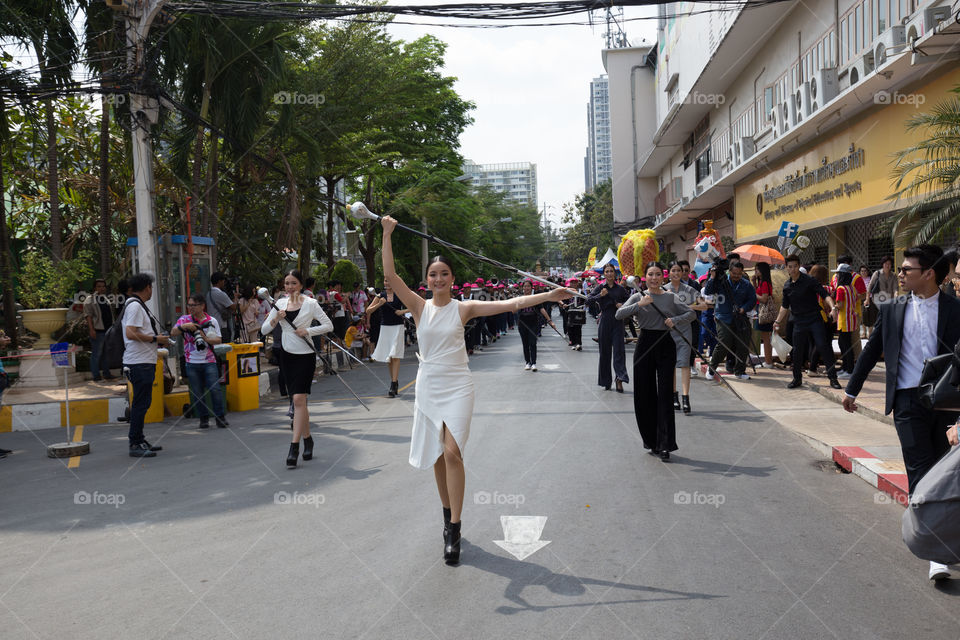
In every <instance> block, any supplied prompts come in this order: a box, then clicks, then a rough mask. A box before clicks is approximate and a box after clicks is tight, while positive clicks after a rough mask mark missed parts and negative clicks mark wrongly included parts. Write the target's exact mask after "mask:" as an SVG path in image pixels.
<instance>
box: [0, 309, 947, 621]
mask: <svg viewBox="0 0 960 640" xmlns="http://www.w3.org/2000/svg"><path fill="white" fill-rule="evenodd" d="M548 331H549V328H545V329H544V337H543V338H542V339H541V342H540V356H539V362H538V364H539V366H540V371H538V372H536V373H532V372H526V371H524V370H523V358H522V356H521V350H520V349H521V347H520V340H519V337H518V336H517V335H516V334H515V333H512V334H510V335H509V336H508V337H507V338H505V339H503V340H501V341H499V342H497V343H496V344H495V345H492V346H491V347H490V348H488V349H486V350H485V351H483V352H482V353H479V354H477V355H476V356H475V357H473V358H472V359H471V368H472V370H473V372H474V376H475V381H476V385H477V392H478V397H477V404H476V413H475V417H474V421H473V427H472V434H471V439H470V441H469V444H468V445H467V447H466V450H465V458H466V464H467V499H466V503H467V504H466V506H465V509H464V516H463V522H464V525H463V527H464V530H463V531H464V538H465V542H464V547H463V556H462V565H461V566H459V567H455V568H452V567H448V566H446V565H444V564H443V562H442V560H441V553H442V540H441V528H442V516H441V511H440V504H439V500H438V498H437V495H436V489H435V487H434V483H433V474H432V473H430V472H429V471H427V472H422V471H418V470H416V469H414V468H413V467H411V466H409V464H408V463H407V453H408V448H409V431H410V424H411V415H412V406H413V394H414V392H415V388H414V387H410V388H408V389H407V390H406V391H404V392H403V394H402V395H401V397H400V398H399V399H388V398H386V397H385V393H384V392H385V391H386V387H387V385H386V381H387V376H386V367H385V366H384V365H374V367H373V371H372V372H368V371H360V370H357V371H351V372H348V373H346V374H345V378H346V379H347V380H348V381H349V383H350V384H351V386H353V387H354V388H355V389H356V390H357V391H358V392H359V393H360V394H361V395H364V396H368V397H370V398H371V399H369V400H368V403H369V404H370V407H371V409H372V411H371V412H369V413H368V412H366V411H364V410H363V409H361V408H360V406H359V405H358V404H357V403H356V401H355V400H353V399H352V397H350V396H349V394H348V393H347V392H346V391H345V389H344V388H343V387H342V386H341V385H340V383H339V382H338V381H337V380H336V379H335V378H325V379H323V380H322V381H321V382H320V383H319V384H317V385H315V386H314V395H313V396H312V399H313V404H312V405H311V415H312V423H313V425H314V426H313V429H314V438H315V439H316V440H317V451H316V457H315V459H314V460H313V461H310V462H306V463H301V466H300V467H299V468H298V469H296V470H287V469H286V467H285V465H284V458H285V455H286V448H287V444H286V443H287V442H288V436H289V430H288V429H287V425H288V421H287V419H286V417H285V415H284V414H285V412H286V404H285V403H282V402H276V401H274V402H270V403H267V404H266V405H265V406H264V407H263V408H262V409H261V410H259V411H253V412H247V413H244V414H232V415H231V416H230V421H231V427H230V428H229V429H225V430H219V429H215V428H211V429H209V430H205V431H199V430H198V429H196V423H195V421H181V422H174V421H173V420H168V421H167V422H166V423H164V424H163V425H148V427H147V437H148V438H149V439H150V440H151V441H152V442H154V444H162V445H163V446H164V451H163V452H161V453H160V455H159V456H158V457H157V458H154V459H149V460H135V459H132V458H129V457H127V455H126V429H125V426H121V425H103V426H96V427H87V429H86V431H85V433H84V435H85V439H87V440H88V441H90V443H91V448H92V452H91V454H90V455H88V456H86V457H84V458H83V459H82V461H81V463H80V465H79V467H78V468H76V469H68V468H67V467H66V466H65V464H64V463H63V461H57V460H52V459H47V458H45V457H44V449H43V446H44V443H43V442H42V441H41V440H42V439H47V440H49V439H53V438H56V437H57V434H56V433H55V432H54V431H52V430H51V431H39V432H36V433H35V434H31V433H13V434H3V436H2V437H0V446H3V447H6V448H14V449H16V450H17V453H16V454H15V455H13V456H11V457H9V458H7V459H5V460H0V479H2V480H0V481H2V485H3V490H2V493H0V549H2V550H3V554H2V557H3V562H2V568H0V630H2V631H0V637H3V638H5V639H14V638H37V637H40V638H62V637H69V638H205V639H207V638H281V637H282V638H418V639H419V638H633V637H636V638H657V639H662V638H737V639H741V638H773V639H783V638H803V639H811V638H844V639H853V638H895V639H897V640H899V639H901V638H904V637H909V638H957V637H960V613H958V603H960V600H958V599H957V597H956V596H957V595H958V594H960V580H958V581H953V582H951V583H947V584H946V585H945V586H942V587H940V588H937V587H935V586H933V585H932V584H930V583H929V581H928V580H927V579H926V567H925V563H923V562H922V561H920V560H917V559H916V558H914V557H913V556H912V555H910V553H909V552H908V551H907V550H906V548H905V547H904V545H903V543H902V542H901V541H900V514H901V513H902V509H901V507H899V506H897V505H894V504H890V503H889V501H888V500H887V499H886V498H885V497H882V495H881V494H878V493H876V492H875V491H874V490H873V489H872V488H871V487H870V486H869V485H867V484H866V483H864V482H863V481H862V480H860V479H859V478H856V477H853V476H849V475H843V474H840V473H838V472H837V471H836V469H835V467H834V465H833V464H832V463H831V462H829V461H825V460H822V459H818V457H817V455H816V454H815V453H814V452H813V451H812V450H811V449H810V448H809V447H808V446H807V445H805V444H803V443H802V442H801V441H800V440H799V439H798V438H797V437H796V436H795V435H793V434H792V433H790V432H787V431H785V430H783V429H782V428H781V427H780V426H778V425H777V424H776V423H774V422H771V421H770V420H769V419H768V418H766V417H765V416H764V415H763V414H762V413H760V412H759V411H758V410H756V409H754V408H753V407H751V406H749V405H744V404H742V403H739V402H738V401H737V400H736V399H735V398H734V397H733V396H732V395H731V394H730V393H729V392H728V391H725V390H724V389H722V388H718V387H714V386H712V385H708V384H706V383H705V382H704V381H703V380H700V379H695V380H694V388H693V394H692V402H693V409H694V414H693V415H692V416H690V417H683V416H678V443H679V445H680V450H679V451H677V452H675V454H674V457H673V461H672V462H671V463H669V464H664V463H662V462H660V461H659V460H658V459H655V458H653V457H651V456H648V455H646V454H645V452H644V450H643V448H642V446H641V443H640V439H639V435H638V433H637V429H636V423H635V419H634V414H633V404H632V400H633V398H632V395H631V392H632V386H631V385H627V387H626V390H627V393H625V394H623V395H621V394H617V393H616V392H614V391H608V392H605V391H603V390H601V389H600V388H599V387H597V386H596V384H595V382H596V366H597V352H596V345H595V344H594V343H593V341H592V340H590V339H589V337H587V338H586V344H585V347H584V349H585V350H584V351H583V352H579V353H578V352H571V351H569V350H568V349H567V347H566V343H565V341H562V340H561V339H560V338H559V337H557V336H556V335H555V334H553V335H552V336H551V335H550V334H548V333H547V332H548ZM586 333H587V336H589V335H593V331H592V330H591V329H589V328H588V330H587V332H586ZM628 348H629V351H630V354H629V355H630V356H632V347H628ZM407 355H408V358H407V360H406V362H405V364H404V366H403V367H402V369H401V381H400V384H401V386H403V385H405V384H407V383H408V382H410V381H412V380H413V378H414V376H415V373H416V365H415V359H414V358H413V356H412V352H411V351H408V354H407ZM374 374H375V375H374ZM375 376H378V377H379V379H376V377H375ZM798 410H802V407H798ZM60 437H62V435H61V436H60ZM521 516H539V517H540V520H539V522H540V523H541V524H542V534H541V536H540V540H541V545H542V541H549V543H548V544H546V545H545V546H541V547H540V548H539V549H537V550H535V551H534V552H533V553H532V554H531V555H529V556H527V557H526V558H524V559H522V560H518V559H517V558H516V557H514V556H513V555H511V553H509V552H508V551H507V550H505V549H504V548H501V546H500V545H498V544H497V543H496V541H502V540H505V539H508V540H512V541H514V542H516V541H517V540H518V538H517V537H516V536H515V532H513V530H512V529H511V533H510V535H508V536H507V537H506V538H505V536H504V530H503V527H502V523H503V522H504V520H502V519H503V518H504V517H506V518H507V519H506V520H505V522H506V523H507V524H508V528H512V527H514V526H516V525H518V524H523V523H529V522H531V520H530V519H526V520H525V519H523V518H519V517H521ZM544 518H545V521H544V520H543V519H544ZM535 540H536V536H535V535H534V536H533V537H531V538H529V539H527V540H526V542H528V543H529V542H531V541H535ZM536 546H537V545H535V544H534V545H531V546H530V547H528V549H531V550H532V549H533V548H534V547H536Z"/></svg>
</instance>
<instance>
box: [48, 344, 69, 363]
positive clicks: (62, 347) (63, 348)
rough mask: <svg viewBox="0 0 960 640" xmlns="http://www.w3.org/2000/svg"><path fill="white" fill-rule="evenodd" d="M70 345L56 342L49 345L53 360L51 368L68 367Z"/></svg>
mask: <svg viewBox="0 0 960 640" xmlns="http://www.w3.org/2000/svg"><path fill="white" fill-rule="evenodd" d="M69 349H70V344H69V343H67V342H58V343H56V344H52V345H50V356H51V357H52V358H53V366H55V367H69V366H70V352H69Z"/></svg>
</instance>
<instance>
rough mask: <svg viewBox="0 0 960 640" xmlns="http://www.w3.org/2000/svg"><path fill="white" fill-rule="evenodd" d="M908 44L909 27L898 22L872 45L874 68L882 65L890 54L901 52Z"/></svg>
mask: <svg viewBox="0 0 960 640" xmlns="http://www.w3.org/2000/svg"><path fill="white" fill-rule="evenodd" d="M906 44H907V29H906V27H904V26H903V25H899V24H898V25H896V26H893V27H890V28H889V29H887V30H886V31H884V32H883V33H881V34H880V35H879V36H878V37H877V39H876V40H874V41H873V46H872V47H870V48H871V50H872V51H873V68H874V69H879V68H880V67H882V66H883V65H884V64H886V62H887V57H888V56H892V55H896V54H898V53H900V52H901V51H903V48H904V46H906Z"/></svg>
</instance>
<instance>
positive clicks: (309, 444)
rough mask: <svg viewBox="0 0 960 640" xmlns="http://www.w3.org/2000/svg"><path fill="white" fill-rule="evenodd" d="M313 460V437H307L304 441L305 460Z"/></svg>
mask: <svg viewBox="0 0 960 640" xmlns="http://www.w3.org/2000/svg"><path fill="white" fill-rule="evenodd" d="M312 458H313V436H307V437H306V438H304V439H303V459H304V460H311V459H312Z"/></svg>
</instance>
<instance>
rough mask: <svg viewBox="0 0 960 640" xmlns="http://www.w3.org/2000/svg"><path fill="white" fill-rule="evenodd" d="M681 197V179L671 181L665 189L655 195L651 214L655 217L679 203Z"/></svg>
mask: <svg viewBox="0 0 960 640" xmlns="http://www.w3.org/2000/svg"><path fill="white" fill-rule="evenodd" d="M682 195H683V180H682V179H681V178H674V179H673V180H671V181H670V182H669V183H668V184H667V186H666V187H664V188H663V189H661V190H660V193H658V194H657V197H656V198H654V199H653V212H654V214H655V215H660V214H661V213H663V212H664V211H666V210H667V209H669V208H670V207H672V206H673V205H675V204H676V203H677V202H679V201H680V197H681V196H682Z"/></svg>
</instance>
